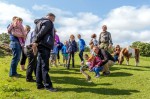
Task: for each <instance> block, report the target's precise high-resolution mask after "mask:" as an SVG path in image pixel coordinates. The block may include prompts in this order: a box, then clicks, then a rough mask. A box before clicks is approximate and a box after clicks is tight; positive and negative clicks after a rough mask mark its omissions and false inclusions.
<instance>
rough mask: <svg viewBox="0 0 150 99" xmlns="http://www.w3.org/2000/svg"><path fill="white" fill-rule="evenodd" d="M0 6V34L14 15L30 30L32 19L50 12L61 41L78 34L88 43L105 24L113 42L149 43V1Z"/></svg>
mask: <svg viewBox="0 0 150 99" xmlns="http://www.w3.org/2000/svg"><path fill="white" fill-rule="evenodd" d="M0 7H1V9H0V33H2V32H6V27H7V25H8V24H9V23H10V22H11V18H12V17H13V16H19V17H22V18H23V20H24V25H26V24H28V25H30V26H31V27H32V30H33V29H34V23H33V21H34V19H36V18H41V17H43V16H45V15H46V14H47V13H48V12H53V13H54V14H55V15H56V22H55V23H54V24H55V27H56V29H57V31H58V35H59V36H60V38H61V41H64V40H68V39H69V35H70V34H75V35H77V34H81V35H82V37H83V38H84V39H85V40H86V42H87V43H88V42H89V41H90V39H91V38H90V35H92V34H93V33H96V34H97V36H99V34H100V32H101V27H102V25H104V24H105V25H107V26H108V31H109V32H110V33H111V34H112V39H113V43H114V45H116V44H120V45H122V46H127V45H130V44H131V43H132V42H134V41H143V42H150V39H149V37H150V0H0Z"/></svg>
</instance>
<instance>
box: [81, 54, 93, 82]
mask: <svg viewBox="0 0 150 99" xmlns="http://www.w3.org/2000/svg"><path fill="white" fill-rule="evenodd" d="M84 59H85V60H87V62H86V65H84V64H83V63H81V65H82V66H81V67H80V72H81V73H82V74H83V75H84V76H85V77H86V80H87V81H90V79H91V77H90V76H89V75H88V74H87V73H86V72H85V70H87V69H88V68H89V67H90V66H91V64H92V61H93V59H90V57H89V56H88V55H87V54H85V55H84Z"/></svg>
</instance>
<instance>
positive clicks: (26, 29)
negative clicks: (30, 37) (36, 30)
mask: <svg viewBox="0 0 150 99" xmlns="http://www.w3.org/2000/svg"><path fill="white" fill-rule="evenodd" d="M30 29H31V27H30V26H29V25H26V26H25V28H24V30H25V31H26V32H27V33H29V32H30Z"/></svg>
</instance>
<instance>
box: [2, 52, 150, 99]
mask: <svg viewBox="0 0 150 99" xmlns="http://www.w3.org/2000/svg"><path fill="white" fill-rule="evenodd" d="M10 60H11V56H4V57H2V56H0V99H150V58H146V57H141V58H140V66H138V67H135V66H134V60H133V59H131V61H130V66H126V65H114V66H113V67H112V68H111V75H109V76H107V77H106V76H103V75H101V77H100V78H95V77H94V73H91V72H88V73H89V74H90V75H91V77H92V83H88V82H86V80H85V78H84V76H83V75H81V73H80V71H79V67H80V66H79V63H80V62H79V58H78V55H77V54H76V60H75V61H76V68H74V69H70V70H66V69H65V68H64V67H62V66H59V67H58V68H56V67H52V68H51V69H50V72H49V73H50V76H51V80H52V82H53V85H54V87H56V88H58V92H56V93H52V92H49V91H47V90H37V89H36V83H29V82H26V81H25V74H26V72H24V71H20V69H19V66H18V73H20V74H22V75H23V76H22V77H21V78H10V77H9V76H8V74H9V64H10ZM124 64H125V62H124Z"/></svg>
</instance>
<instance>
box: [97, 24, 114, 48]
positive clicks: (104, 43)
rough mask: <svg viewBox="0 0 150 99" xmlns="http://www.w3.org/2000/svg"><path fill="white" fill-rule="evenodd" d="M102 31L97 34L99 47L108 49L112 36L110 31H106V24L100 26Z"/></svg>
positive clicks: (110, 45)
mask: <svg viewBox="0 0 150 99" xmlns="http://www.w3.org/2000/svg"><path fill="white" fill-rule="evenodd" d="M102 30H103V31H102V32H101V33H100V35H99V48H101V49H105V50H108V49H109V48H111V47H112V45H113V43H112V38H111V34H110V32H108V31H107V26H106V25H103V26H102Z"/></svg>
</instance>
